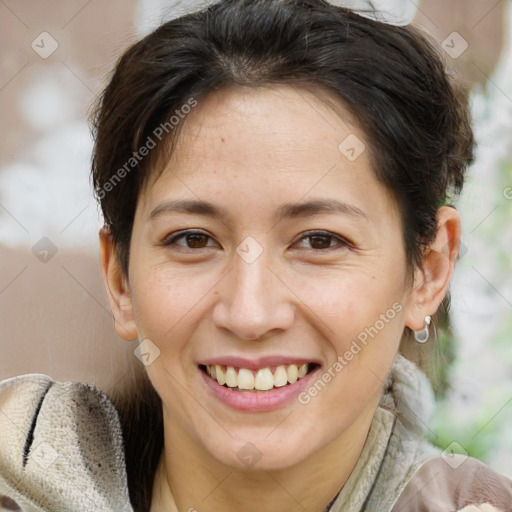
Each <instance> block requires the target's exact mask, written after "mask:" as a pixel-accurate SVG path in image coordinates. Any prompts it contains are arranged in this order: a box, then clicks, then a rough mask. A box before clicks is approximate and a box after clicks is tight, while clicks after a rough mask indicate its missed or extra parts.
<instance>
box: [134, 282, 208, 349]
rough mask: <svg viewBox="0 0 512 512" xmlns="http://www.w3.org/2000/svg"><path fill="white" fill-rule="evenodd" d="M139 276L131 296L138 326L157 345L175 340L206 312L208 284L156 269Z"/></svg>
mask: <svg viewBox="0 0 512 512" xmlns="http://www.w3.org/2000/svg"><path fill="white" fill-rule="evenodd" d="M140 277H141V278H140V279H138V281H137V283H136V286H135V291H134V293H133V296H132V299H133V305H134V314H135V321H136V323H137V327H138V329H139V330H140V331H141V332H142V333H143V334H144V335H145V336H146V337H149V338H151V339H152V341H154V343H156V344H157V345H162V346H168V345H169V342H170V341H173V342H174V343H173V344H176V341H178V340H179V339H181V337H183V336H184V335H185V332H186V331H187V330H188V329H189V328H190V325H191V324H192V323H194V322H197V317H198V315H201V314H203V313H202V312H203V311H204V307H205V304H206V303H207V299H208V297H207V295H208V289H209V287H205V286H204V283H200V282H196V281H195V280H194V279H191V278H190V277H187V278H183V279H176V278H175V279H171V278H170V277H169V276H168V275H163V274H159V273H157V272H156V273H150V272H148V273H146V274H141V276H140ZM153 338H154V339H153Z"/></svg>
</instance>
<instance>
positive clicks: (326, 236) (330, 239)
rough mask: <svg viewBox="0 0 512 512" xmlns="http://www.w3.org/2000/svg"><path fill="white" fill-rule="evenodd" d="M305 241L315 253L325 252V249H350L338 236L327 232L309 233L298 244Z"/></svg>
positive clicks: (345, 241)
mask: <svg viewBox="0 0 512 512" xmlns="http://www.w3.org/2000/svg"><path fill="white" fill-rule="evenodd" d="M302 241H306V243H308V244H309V247H305V248H306V249H312V250H315V251H325V250H327V249H336V248H338V249H344V248H347V247H350V246H351V244H350V243H349V242H348V241H347V240H345V239H343V238H341V237H340V236H337V235H334V234H333V233H329V232H328V231H311V232H309V233H308V234H306V235H303V236H302V237H301V238H300V242H302Z"/></svg>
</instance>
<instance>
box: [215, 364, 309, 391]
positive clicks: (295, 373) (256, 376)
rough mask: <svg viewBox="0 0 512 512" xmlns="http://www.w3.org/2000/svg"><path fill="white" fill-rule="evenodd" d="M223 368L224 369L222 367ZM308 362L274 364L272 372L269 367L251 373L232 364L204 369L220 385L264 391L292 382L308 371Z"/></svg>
mask: <svg viewBox="0 0 512 512" xmlns="http://www.w3.org/2000/svg"><path fill="white" fill-rule="evenodd" d="M224 368H225V369H224ZM308 368H309V367H308V364H307V363H306V364H301V365H297V364H290V365H287V366H284V365H280V366H276V369H275V371H274V374H273V375H272V372H271V370H270V368H268V367H267V368H260V369H259V370H257V371H256V372H254V373H253V371H252V370H248V369H247V368H237V369H235V368H234V367H233V366H228V367H225V366H221V365H219V364H216V365H206V371H207V372H208V375H210V377H211V378H212V379H215V380H217V382H218V383H219V384H220V385H224V384H225V385H226V386H228V387H230V388H236V387H237V386H238V388H240V389H258V390H260V391H266V390H268V389H272V388H273V387H276V388H279V387H281V386H284V385H286V384H287V383H288V382H289V383H290V384H293V383H294V382H297V380H298V379H300V378H302V377H304V375H306V373H308Z"/></svg>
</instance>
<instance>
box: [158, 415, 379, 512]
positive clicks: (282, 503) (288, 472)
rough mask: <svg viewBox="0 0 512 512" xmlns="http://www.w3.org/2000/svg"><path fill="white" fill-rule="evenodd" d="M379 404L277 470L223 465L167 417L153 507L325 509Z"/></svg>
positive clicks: (183, 511) (174, 510)
mask: <svg viewBox="0 0 512 512" xmlns="http://www.w3.org/2000/svg"><path fill="white" fill-rule="evenodd" d="M375 408H376V407H375ZM375 408H373V409H372V410H371V411H368V414H366V415H364V417H360V418H359V421H358V422H357V424H353V425H352V426H351V427H350V429H348V430H347V431H345V432H343V433H342V434H341V435H340V436H338V437H337V438H335V439H334V440H333V441H332V442H330V443H328V444H327V445H325V446H324V447H323V448H322V449H321V450H320V451H317V452H316V453H314V454H312V455H310V456H308V457H307V458H306V459H304V460H302V461H301V462H300V463H298V464H296V465H294V466H292V467H288V468H285V469H279V470H275V471H272V470H269V471H256V470H253V471H240V470H236V469H233V468H231V467H228V466H226V465H224V464H221V463H220V462H219V461H217V460H216V459H214V458H213V457H211V456H210V455H209V454H208V453H207V452H205V451H204V450H203V449H201V447H198V446H197V444H196V443H195V442H194V440H193V439H192V438H190V436H188V435H187V433H186V432H183V431H182V430H180V429H179V428H176V423H175V422H172V423H171V421H168V422H165V420H164V427H167V428H165V448H164V452H163V453H162V457H161V459H160V462H159V465H158V469H157V473H156V476H155V482H154V488H153V505H152V507H151V512H164V511H165V512H178V511H179V512H197V511H200V512H217V511H218V510H225V511H238V510H244V512H260V511H261V510H279V511H282V512H292V511H296V510H297V507H299V508H300V510H305V511H306V510H307V511H308V512H323V510H325V508H326V507H327V506H328V505H329V504H330V503H331V501H332V500H333V499H334V498H335V496H336V495H337V494H338V493H339V491H340V490H341V488H342V487H343V486H344V484H345V482H346V481H347V479H348V478H349V476H350V474H351V472H352V470H353V469H354V467H355V465H356V463H357V461H358V459H359V456H360V455H361V452H362V450H363V447H364V443H365V441H366V438H367V436H368V432H369V429H370V426H371V422H372V418H373V414H374V412H375ZM166 423H167V424H166ZM171 425H172V427H173V428H169V427H170V426H171Z"/></svg>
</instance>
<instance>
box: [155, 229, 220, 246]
mask: <svg viewBox="0 0 512 512" xmlns="http://www.w3.org/2000/svg"><path fill="white" fill-rule="evenodd" d="M211 239H212V238H211V236H210V235H207V234H206V233H203V232H202V231H197V230H191V229H189V230H186V231H181V232H179V233H174V234H172V235H170V236H168V237H167V238H166V239H165V240H164V241H163V242H162V245H164V246H166V247H167V246H171V245H176V246H180V247H184V248H186V249H204V248H206V247H213V246H212V245H208V240H211ZM178 241H182V242H181V243H178Z"/></svg>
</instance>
